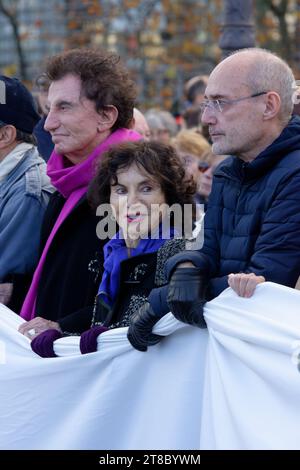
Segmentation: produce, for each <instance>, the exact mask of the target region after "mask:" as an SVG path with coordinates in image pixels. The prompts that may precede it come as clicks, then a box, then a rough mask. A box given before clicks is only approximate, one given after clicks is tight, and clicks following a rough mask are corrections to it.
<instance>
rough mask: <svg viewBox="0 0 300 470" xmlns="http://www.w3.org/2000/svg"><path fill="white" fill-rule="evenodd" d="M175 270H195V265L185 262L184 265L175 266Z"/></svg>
mask: <svg viewBox="0 0 300 470" xmlns="http://www.w3.org/2000/svg"><path fill="white" fill-rule="evenodd" d="M177 268H195V265H194V264H193V263H191V262H190V261H185V262H184V263H179V264H177V266H176V269H177Z"/></svg>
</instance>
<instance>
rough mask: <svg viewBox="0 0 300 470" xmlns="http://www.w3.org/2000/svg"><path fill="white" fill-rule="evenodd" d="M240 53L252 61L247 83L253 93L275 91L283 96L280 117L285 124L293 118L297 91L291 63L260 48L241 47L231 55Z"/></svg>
mask: <svg viewBox="0 0 300 470" xmlns="http://www.w3.org/2000/svg"><path fill="white" fill-rule="evenodd" d="M236 54H239V55H241V56H243V55H247V56H248V57H249V59H250V60H251V59H252V61H251V62H250V63H251V74H249V75H248V77H247V85H248V86H249V88H250V90H251V92H252V93H259V92H261V91H275V92H276V93H278V95H279V96H280V98H281V109H280V113H279V119H280V120H281V121H282V123H283V124H284V125H286V124H287V123H288V121H289V120H290V118H291V115H292V111H293V107H294V103H293V95H294V93H295V88H296V86H295V83H296V82H295V77H294V74H293V72H292V69H291V68H290V67H289V65H288V64H287V63H286V62H285V61H284V60H282V59H281V58H280V57H278V56H277V55H276V54H274V53H273V52H270V51H267V50H266V49H260V48H256V47H253V48H248V49H241V50H238V51H235V52H233V54H231V57H232V56H234V55H236Z"/></svg>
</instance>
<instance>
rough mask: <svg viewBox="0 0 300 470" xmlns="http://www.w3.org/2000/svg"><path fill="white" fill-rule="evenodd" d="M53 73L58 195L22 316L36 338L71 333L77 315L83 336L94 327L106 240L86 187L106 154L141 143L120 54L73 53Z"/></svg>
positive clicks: (54, 61)
mask: <svg viewBox="0 0 300 470" xmlns="http://www.w3.org/2000/svg"><path fill="white" fill-rule="evenodd" d="M47 75H48V77H49V79H50V81H51V85H50V88H49V95H48V100H49V106H50V111H49V114H48V117H47V119H46V122H45V129H46V130H48V131H49V132H50V133H51V136H52V140H53V143H54V145H55V147H54V151H53V153H52V155H51V157H50V160H49V162H48V171H47V173H48V176H49V177H50V179H51V183H52V184H53V186H54V187H55V188H56V189H57V192H56V193H54V195H53V197H52V198H51V199H50V203H49V206H48V209H47V211H46V214H45V219H44V223H43V227H42V235H41V238H42V246H41V256H40V260H39V263H38V265H37V267H36V270H35V273H34V276H33V280H32V284H31V287H30V289H29V291H28V293H27V296H26V299H25V301H24V304H23V307H22V311H21V316H22V317H23V318H24V319H26V320H27V322H26V323H24V324H22V325H21V327H20V332H21V333H23V334H25V335H26V336H28V337H29V338H31V339H32V338H34V337H35V336H36V335H38V334H39V333H41V332H43V331H45V330H48V329H50V328H51V329H53V328H54V329H56V330H58V331H64V332H65V331H71V332H72V325H73V323H74V318H75V317H76V318H80V325H78V323H77V324H76V329H77V331H79V332H80V331H84V330H86V329H87V328H89V326H90V323H91V318H90V316H91V305H92V304H93V302H94V297H95V294H96V292H97V288H98V284H99V279H101V274H102V272H101V269H102V266H101V264H102V263H101V253H102V246H103V243H104V242H105V241H101V240H99V239H98V238H97V235H96V225H97V223H98V222H99V218H97V217H96V214H95V212H93V211H92V209H91V208H90V207H89V204H88V202H87V197H86V193H87V188H88V185H89V182H90V181H91V179H92V177H93V175H94V172H95V169H96V164H97V161H98V160H99V159H101V155H102V154H103V152H104V151H106V150H107V149H108V148H109V147H110V146H111V145H114V144H117V143H120V142H123V141H127V140H137V139H139V138H140V136H139V134H137V133H135V132H134V131H131V130H128V128H129V127H130V123H131V120H132V116H133V107H134V100H135V87H134V84H133V82H132V81H131V80H130V78H129V75H128V72H127V71H126V69H125V68H124V67H123V66H122V65H121V64H120V62H119V60H118V57H117V56H116V55H115V54H108V53H106V52H105V51H99V50H97V51H94V50H89V49H80V50H79V49H74V50H70V51H67V52H64V53H61V54H58V55H56V56H54V57H53V58H51V59H50V60H49V62H48V65H47ZM85 311H86V314H85ZM78 314H79V315H78Z"/></svg>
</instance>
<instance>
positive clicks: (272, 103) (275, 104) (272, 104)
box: [263, 91, 281, 121]
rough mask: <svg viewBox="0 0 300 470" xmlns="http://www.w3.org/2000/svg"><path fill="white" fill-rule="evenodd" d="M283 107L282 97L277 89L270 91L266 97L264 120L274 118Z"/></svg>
mask: <svg viewBox="0 0 300 470" xmlns="http://www.w3.org/2000/svg"><path fill="white" fill-rule="evenodd" d="M280 108H281V98H280V96H279V94H278V93H276V91H269V92H268V93H267V94H266V97H265V110H264V114H263V117H264V120H265V121H267V120H269V119H273V118H274V117H276V116H277V115H278V113H279V112H280Z"/></svg>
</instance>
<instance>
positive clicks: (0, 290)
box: [0, 282, 13, 305]
mask: <svg viewBox="0 0 300 470" xmlns="http://www.w3.org/2000/svg"><path fill="white" fill-rule="evenodd" d="M12 293H13V284H12V283H10V282H4V283H2V284H0V304H4V305H7V304H8V303H9V301H10V299H11V296H12Z"/></svg>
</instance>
